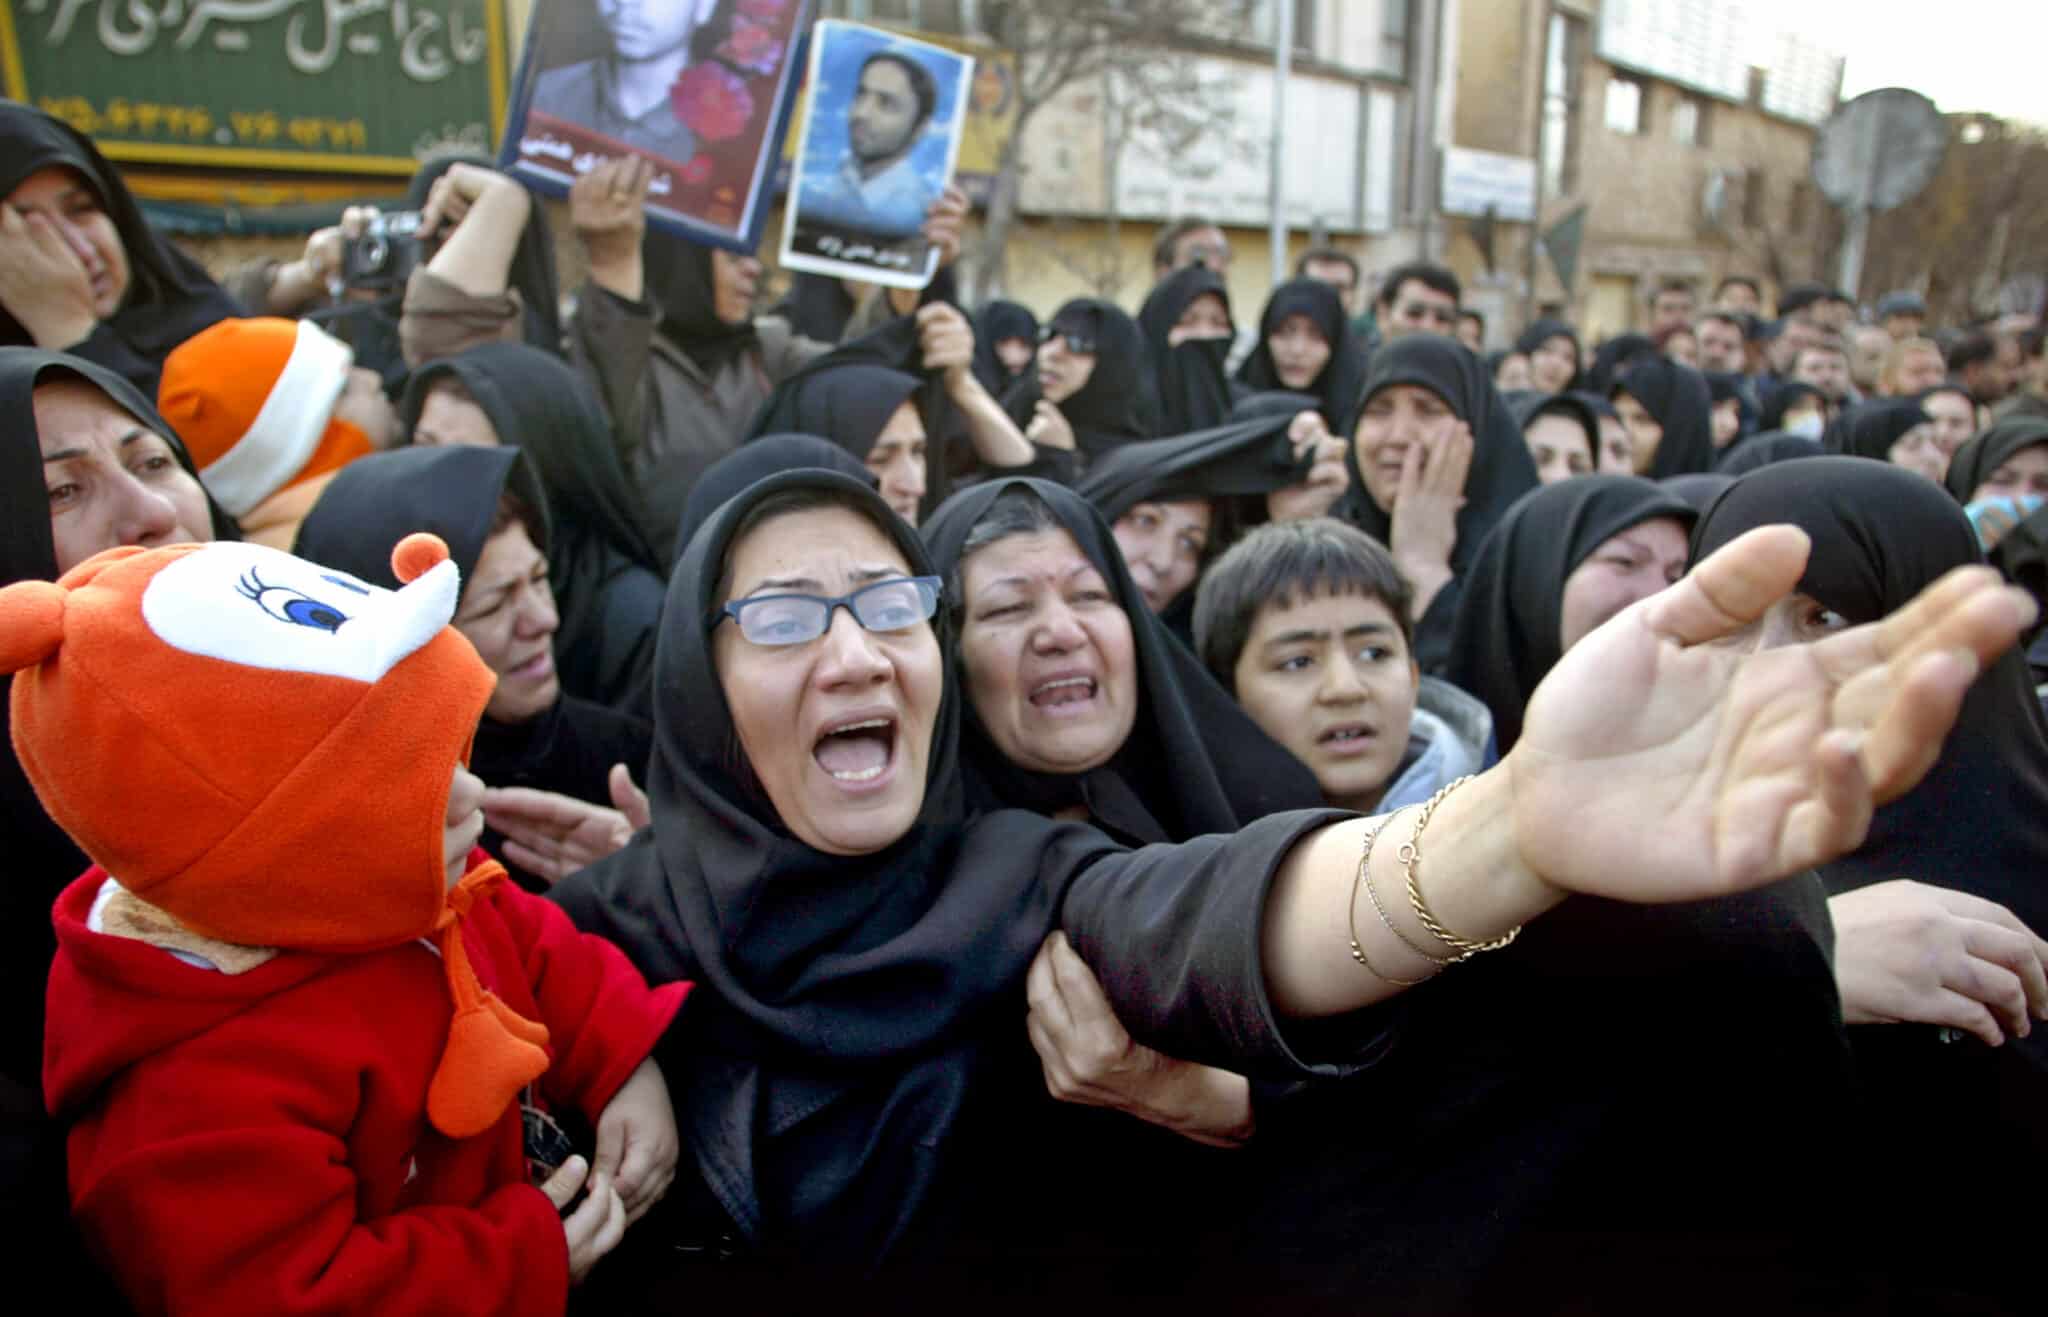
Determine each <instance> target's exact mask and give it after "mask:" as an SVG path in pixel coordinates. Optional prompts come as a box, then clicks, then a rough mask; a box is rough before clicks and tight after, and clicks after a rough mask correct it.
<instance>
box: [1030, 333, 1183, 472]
mask: <svg viewBox="0 0 2048 1317" xmlns="http://www.w3.org/2000/svg"><path fill="white" fill-rule="evenodd" d="M1044 340H1045V341H1044V342H1043V343H1041V344H1040V345H1039V348H1038V363H1037V366H1036V368H1035V370H1033V371H1032V372H1030V373H1028V374H1026V375H1025V376H1024V378H1022V379H1020V380H1018V381H1017V383H1016V384H1014V385H1012V386H1011V388H1010V391H1009V392H1008V393H1006V394H1005V395H1003V408H1004V410H1006V411H1007V412H1009V413H1010V419H1011V420H1013V421H1015V422H1016V423H1017V427H1018V428H1019V429H1021V430H1022V431H1024V434H1025V437H1026V438H1029V439H1032V440H1033V442H1037V441H1038V438H1039V434H1040V433H1042V432H1043V429H1044V428H1045V427H1047V426H1059V425H1064V426H1065V427H1066V428H1067V429H1068V430H1070V431H1072V432H1073V436H1074V444H1073V447H1074V448H1075V450H1076V451H1077V452H1078V453H1079V454H1080V461H1081V464H1082V465H1083V466H1084V467H1085V466H1086V465H1087V464H1088V463H1090V462H1093V461H1094V460H1095V459H1097V458H1099V457H1101V456H1102V455H1103V454H1105V453H1107V452H1108V451H1109V450H1110V449H1112V448H1115V447H1116V446H1117V445H1118V444H1127V443H1133V442H1135V441H1137V440H1139V439H1150V438H1152V437H1154V436H1155V435H1157V434H1158V433H1159V429H1158V425H1159V402H1158V398H1157V397H1156V396H1155V395H1154V393H1153V392H1152V378H1151V372H1149V371H1147V370H1146V369H1145V339H1144V336H1143V335H1142V334H1140V333H1139V331H1138V325H1137V322H1136V321H1134V320H1132V319H1131V318H1130V317H1129V316H1127V315H1125V314H1124V313H1123V311H1122V310H1121V309H1120V308H1118V307H1117V306H1115V305H1113V304H1111V303H1109V302H1105V301H1102V300H1101V299H1100V298H1094V297H1077V298H1075V299H1074V300H1073V301H1071V302H1068V303H1067V304H1066V305H1065V306H1062V307H1061V308H1060V309H1059V310H1058V311H1057V312H1055V313H1054V314H1053V318H1052V320H1051V321H1050V322H1049V323H1048V324H1047V325H1046V328H1045V331H1044ZM1048 412H1049V413H1050V414H1048ZM1052 446H1053V447H1062V446H1063V445H1060V444H1056V443H1055V444H1052Z"/></svg>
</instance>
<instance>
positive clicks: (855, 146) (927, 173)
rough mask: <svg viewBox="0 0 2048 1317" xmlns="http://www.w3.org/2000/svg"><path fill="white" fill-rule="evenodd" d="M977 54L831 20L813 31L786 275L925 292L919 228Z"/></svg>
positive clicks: (785, 230) (929, 254)
mask: <svg viewBox="0 0 2048 1317" xmlns="http://www.w3.org/2000/svg"><path fill="white" fill-rule="evenodd" d="M973 81H974V57H973V56H971V55H963V54H961V53H960V52H958V51H954V50H947V49H946V48H945V47H943V46H935V45H932V44H930V43H929V42H924V41H917V40H914V39H912V38H910V37H906V36H902V35H900V34H898V33H895V32H885V31H883V30H882V29H880V28H873V27H866V26H864V25H862V24H859V23H847V22H841V21H840V20H838V19H824V20H821V21H820V22H819V23H818V24H817V26H816V27H814V28H813V29H812V30H811V48H810V68H809V70H808V72H807V73H806V74H805V87H806V91H805V94H804V98H803V99H804V113H803V124H802V128H801V130H800V132H799V134H798V137H797V143H798V144H797V155H796V163H795V167H794V169H792V171H791V173H790V181H789V204H788V206H787V208H786V210H785V212H784V215H783V221H782V251H781V261H782V265H783V267H784V268H785V269H793V270H807V271H810V272H812V273H815V274H827V275H834V276H837V277H841V278H853V279H861V280H865V281H866V282H868V283H879V284H888V285H891V286H893V287H897V288H922V287H924V286H925V285H926V284H928V283H930V282H931V281H932V276H933V275H934V274H936V273H937V272H938V266H939V254H938V250H937V249H936V248H934V247H933V246H932V245H931V244H930V243H929V242H927V241H925V239H924V236H923V234H922V232H921V230H922V228H923V226H924V220H925V212H926V211H927V210H929V209H930V208H931V205H932V203H933V202H934V201H937V200H938V198H939V194H940V193H942V192H944V191H945V189H946V184H947V182H948V181H949V180H950V179H951V178H952V177H953V169H954V167H955V165H956V164H957V163H958V161H959V157H960V139H961V136H962V132H963V129H964V128H965V127H966V124H967V109H968V105H969V92H970V89H971V88H972V85H973Z"/></svg>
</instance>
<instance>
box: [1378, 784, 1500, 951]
mask: <svg viewBox="0 0 2048 1317" xmlns="http://www.w3.org/2000/svg"><path fill="white" fill-rule="evenodd" d="M1471 780H1472V778H1471V775H1470V774H1467V775H1466V776H1464V777H1461V778H1459V779H1457V780H1456V781H1454V782H1448V783H1446V784H1445V785H1444V788H1443V789H1442V790H1441V791H1439V792H1437V793H1436V794H1435V795H1433V796H1431V797H1430V798H1429V803H1428V804H1426V805H1424V806H1423V807H1422V813H1420V814H1419V815H1417V816H1416V818H1415V830H1414V831H1413V832H1411V833H1409V834H1408V840H1407V842H1406V843H1404V844H1403V845H1402V847H1401V868H1402V871H1403V872H1404V873H1406V874H1407V877H1408V904H1409V906H1410V907H1411V908H1412V909H1413V910H1414V911H1415V918H1416V919H1417V920H1418V921H1419V922H1420V923H1421V924H1422V926H1423V927H1424V928H1426V929H1428V930H1429V931H1430V935H1431V936H1432V937H1434V938H1436V940H1437V941H1439V942H1441V943H1443V944H1444V945H1445V946H1447V947H1449V948H1450V949H1451V950H1453V951H1455V952H1457V953H1458V954H1457V955H1455V956H1453V957H1452V958H1451V963H1453V964H1455V963H1457V962H1458V961H1461V960H1469V959H1471V958H1472V957H1473V956H1476V955H1478V954H1479V953H1480V952H1482V951H1499V950H1500V949H1501V948H1502V947H1504V946H1506V945H1508V943H1510V942H1513V941H1514V940H1515V938H1516V937H1517V936H1518V935H1519V934H1520V933H1521V931H1522V926H1521V925H1520V924H1516V925H1515V926H1514V927H1513V928H1511V929H1509V930H1508V931H1507V932H1505V933H1503V934H1501V935H1500V936H1499V937H1497V938H1493V939H1491V940H1490V941H1486V942H1475V941H1473V940H1472V939H1471V938H1469V937H1460V936H1458V935H1457V934H1456V933H1453V932H1452V931H1451V930H1450V929H1448V928H1445V927H1444V926H1443V922H1442V921H1441V920H1439V919H1438V918H1437V917H1436V916H1435V915H1433V914H1431V913H1430V911H1429V907H1428V906H1427V905H1425V904H1424V903H1423V900H1422V886H1421V884H1420V883H1419V882H1417V881H1416V871H1417V870H1418V869H1419V868H1420V866H1421V864H1422V849H1421V841H1422V830H1423V829H1424V828H1426V827H1428V826H1429V819H1430V816H1431V815H1432V814H1435V813H1436V807H1437V806H1438V805H1441V804H1442V803H1443V801H1444V797H1445V796H1448V795H1450V794H1451V793H1452V792H1453V791H1456V790H1457V789H1458V788H1459V787H1461V786H1464V785H1465V784H1466V783H1467V782H1470V781H1471Z"/></svg>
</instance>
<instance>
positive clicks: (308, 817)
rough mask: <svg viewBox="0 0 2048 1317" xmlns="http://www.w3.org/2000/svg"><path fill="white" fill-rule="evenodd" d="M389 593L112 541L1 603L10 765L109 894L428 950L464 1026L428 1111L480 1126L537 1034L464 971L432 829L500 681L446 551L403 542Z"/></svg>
mask: <svg viewBox="0 0 2048 1317" xmlns="http://www.w3.org/2000/svg"><path fill="white" fill-rule="evenodd" d="M393 570H394V572H395V574H396V575H397V577H398V579H399V580H400V581H402V582H404V583H405V584H404V585H403V586H402V588H400V589H398V590H384V589H379V588H378V587H376V586H372V585H368V584H366V583H364V582H362V581H358V580H356V579H355V578H354V577H350V576H347V575H344V574H342V573H339V572H334V571H329V570H327V569H324V568H321V567H318V566H315V565H314V564H312V563H308V562H305V561H303V560H301V559H298V558H294V557H292V556H291V555H289V554H285V553H281V552H278V551H277V550H274V549H266V548H263V547H262V546H260V545H254V544H234V543H217V544H205V545H198V544H186V545H178V546H174V547H171V548H162V549H141V548H134V547H128V548H119V549H110V550H108V551H107V552H105V553H101V554H98V555H96V556H94V557H92V558H90V559H88V560H87V561H85V562H84V563H81V564H80V565H79V566H77V567H75V568H73V569H72V570H71V571H70V572H67V573H66V574H65V575H64V576H63V577H62V578H61V579H60V580H58V581H56V582H55V583H51V582H47V581H24V582H20V583H18V584H15V585H11V586H8V587H7V588H6V589H4V590H0V671H5V672H13V673H15V674H16V675H15V678H14V683H13V693H12V697H11V705H10V709H11V714H12V723H13V734H14V747H15V753H16V755H17V756H18V757H19V759H20V761H21V765H22V768H23V770H24V771H25V772H26V773H27V776H28V778H29V781H30V782H32V783H33V784H34V785H35V788H36V793H37V795H38V796H39V797H40V798H41V800H42V802H43V807H44V808H45V809H46V810H47V811H48V812H49V814H50V817H51V818H53V819H55V820H56V821H57V823H58V824H59V825H60V826H62V827H63V828H64V830H65V831H66V832H68V833H70V834H71V836H72V838H73V839H74V840H75V841H77V843H78V844H79V846H80V848H81V849H83V850H84V851H85V853H86V854H87V855H89V856H91V857H92V859H93V860H94V861H95V862H96V863H98V864H99V865H101V866H102V867H103V868H105V869H106V871H107V872H108V873H109V874H111V875H113V876H114V877H115V878H116V879H118V880H119V881H120V883H121V884H122V886H123V887H125V888H127V889H128V890H129V891H131V892H134V893H135V894H136V895H137V896H140V897H142V898H143V899H145V900H147V901H148V902H150V903H151V904H152V905H155V906H157V907H158V908H160V909H162V910H164V911H166V912H167V913H169V914H170V915H172V916H173V917H175V918H176V919H177V920H178V921H179V922H180V923H182V924H184V925H185V926H186V927H188V928H190V929H192V930H193V931H195V932H198V933H201V934H203V935H205V936H207V937H212V938H218V939H221V940H224V941H228V942H235V943H241V944H244V945H250V946H265V947H278V948H283V949H287V950H296V951H312V952H327V953H348V952H361V951H369V950H374V949H377V948H381V947H388V946H395V945H399V944H402V943H404V942H408V941H411V940H413V939H416V938H422V937H426V938H432V939H434V940H435V942H436V943H437V945H438V946H439V947H440V948H441V951H442V957H443V963H444V965H445V967H446V973H447V977H448V984H449V991H450V994H451V996H452V997H453V999H454V1002H455V1007H456V1014H455V1019H454V1021H453V1023H452V1025H451V1028H450V1033H449V1039H448V1044H447V1049H446V1051H445V1052H444V1054H443V1056H442V1059H441V1063H440V1066H439V1068H438V1069H437V1071H436V1073H435V1077H434V1081H433V1087H432V1089H430V1091H429V1094H428V1116H429V1118H430V1119H432V1120H433V1122H434V1124H435V1125H436V1126H437V1127H438V1128H440V1129H441V1130H442V1131H443V1132H445V1133H448V1134H451V1135H455V1136H457V1137H461V1136H466V1135H468V1134H472V1133H476V1132H479V1131H481V1130H483V1129H487V1128H489V1127H490V1125H491V1124H492V1123H493V1122H494V1121H496V1120H497V1118H498V1117H499V1116H500V1115H501V1114H502V1113H503V1111H504V1109H505V1107H506V1105H507V1104H508V1103H509V1102H510V1101H511V1100H512V1099H513V1098H514V1097H516V1095H517V1093H518V1091H519V1089H520V1088H522V1087H524V1086H525V1085H526V1084H527V1083H530V1082H531V1081H532V1080H533V1079H535V1078H537V1077H538V1076H539V1075H540V1074H541V1073H542V1072H543V1071H545V1070H546V1068H547V1053H546V1051H545V1050H544V1046H543V1045H544V1044H545V1042H546V1039H547V1031H546V1030H545V1029H544V1028H542V1027H541V1026H540V1025H538V1024H536V1023H534V1022H532V1021H529V1020H525V1019H523V1018H521V1017H519V1016H518V1015H516V1014H514V1013H513V1012H511V1011H510V1009H509V1008H507V1007H505V1006H504V1005H503V1004H502V1003H501V1002H499V1001H498V1000H497V998H495V997H493V996H492V995H491V994H490V993H488V992H487V991H485V990H484V989H483V988H482V987H481V986H480V985H479V984H478V983H477V981H476V977H475V975H474V973H472V971H471V970H470V967H469V962H468V957H467V954H466V952H465V951H464V949H463V946H462V939H461V936H460V932H459V924H460V921H461V918H462V916H463V914H464V913H466V912H467V911H468V909H469V907H470V905H471V904H472V903H473V902H474V900H475V899H476V897H477V895H478V894H479V893H481V892H482V891H484V890H486V889H487V888H488V887H489V886H490V884H491V883H493V882H496V881H499V880H501V879H502V878H503V876H504V870H503V869H502V868H501V867H500V866H498V865H497V864H496V863H495V862H493V863H490V864H487V865H483V866H479V867H478V868H477V869H476V870H475V871H473V872H471V873H470V874H469V875H468V876H466V877H465V878H464V879H463V880H462V882H461V883H460V884H459V885H457V886H456V887H455V888H454V889H452V890H451V889H449V888H448V887H447V883H446V874H445V870H444V867H443V856H442V844H443V842H442V836H443V827H444V822H445V817H446V812H447V806H448V791H449V784H450V777H451V774H452V770H453V768H454V766H455V765H456V764H457V763H458V762H461V761H466V760H467V758H468V752H469V745H470V742H471V740H472V738H473V737H474V735H475V731H476V725H477V719H478V718H479V717H480V716H481V714H482V712H483V708H484V704H485V702H486V701H487V700H488V699H489V698H490V694H491V690H492V688H493V685H494V679H493V677H492V674H491V672H490V669H489V668H487V667H486V666H485V665H484V664H483V662H482V660H480V659H479V658H478V657H477V654H476V651H475V650H474V649H472V648H471V647H470V645H469V642H468V641H466V640H464V639H463V638H462V636H461V635H460V634H459V633H457V632H456V631H455V630H454V629H453V628H452V627H450V626H449V625H448V623H449V619H450V618H451V617H452V615H453V613H454V609H455V602H456V599H457V596H458V594H459V592H460V588H461V582H460V580H459V579H458V576H457V573H456V568H455V564H454V563H452V562H450V561H448V550H447V547H446V546H445V545H444V544H442V542H441V541H440V540H438V539H436V538H435V537H433V536H431V535H414V536H411V537H409V538H407V539H406V540H405V541H404V542H403V543H401V544H400V545H399V546H398V549H397V550H396V552H395V553H394V554H393Z"/></svg>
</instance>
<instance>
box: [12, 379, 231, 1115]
mask: <svg viewBox="0 0 2048 1317" xmlns="http://www.w3.org/2000/svg"><path fill="white" fill-rule="evenodd" d="M67 377H69V378H74V379H79V380H83V381H84V382H85V383H87V384H90V385H92V386H93V387H94V388H96V389H98V390H99V391H100V392H101V393H104V394H105V395H106V396H107V397H108V399H110V400H111V401H112V402H113V403H114V404H115V405H116V406H118V407H119V408H121V410H123V411H125V412H127V413H128V414H129V415H130V416H133V417H134V418H135V419H136V420H137V421H139V422H141V423H142V424H143V425H145V426H147V427H148V428H149V429H151V430H153V431H155V432H156V433H157V434H160V435H162V436H163V437H164V439H165V440H166V441H168V442H169V444H170V446H171V453H172V455H173V456H175V457H176V458H177V460H178V465H180V466H182V467H184V468H185V471H186V474H188V475H190V476H191V477H192V478H193V480H195V481H197V480H198V479H199V470H198V468H197V467H195V466H193V464H192V458H191V455H190V454H188V453H187V452H186V451H185V446H184V445H183V444H182V443H180V442H179V441H178V435H177V432H176V431H175V430H173V429H171V427H170V426H169V425H168V424H166V423H165V422H164V419H163V417H161V416H159V415H157V411H156V408H154V407H152V406H151V405H150V403H149V400H148V399H146V398H144V397H143V396H142V394H140V393H139V392H137V391H136V389H135V388H134V386H133V385H131V384H129V383H128V381H127V380H125V379H123V378H122V377H121V376H119V375H117V374H115V373H114V372H113V371H111V370H108V369H106V368H105V367H102V366H98V365H94V364H93V363H91V362H88V361H81V360H79V359H78V358H76V357H72V356H67V355H65V354H64V353H61V352H49V351H45V350H44V349H42V348H30V347H0V415H5V416H12V417H14V418H15V419H14V421H13V422H11V423H10V425H9V428H10V429H12V430H13V431H14V436H13V437H12V438H10V439H8V440H6V441H4V442H0V464H4V465H0V507H4V515H0V586H8V585H13V584H14V583H15V582H16V581H54V580H56V579H57V545H56V541H55V540H54V539H53V538H52V536H51V534H50V498H49V493H48V486H47V485H46V484H45V483H44V481H43V455H42V447H41V443H42V441H41V438H40V436H38V434H37V433H36V421H35V407H34V395H35V387H36V385H37V384H38V383H48V382H50V381H51V380H54V379H64V378H67ZM200 488H201V489H202V490H204V489H205V486H204V485H203V484H202V485H201V486H200ZM206 504H207V509H208V511H209V513H210V514H211V516H212V520H213V538H215V539H217V540H235V539H240V538H241V533H240V532H239V531H238V530H237V529H236V528H235V523H234V521H233V519H232V518H230V517H229V516H228V515H227V513H225V512H223V511H221V509H220V506H219V505H218V504H216V503H215V502H214V501H213V497H212V496H211V495H208V496H207V499H206ZM13 684H14V678H13V677H12V676H7V677H0V737H5V738H6V739H5V740H4V742H0V750H4V753H0V837H4V838H6V854H7V859H6V881H5V882H4V883H0V894H4V895H0V929H4V930H5V943H4V946H0V976H4V978H0V1074H4V1075H5V1076H7V1077H8V1078H11V1079H14V1080H16V1081H17V1082H19V1083H21V1084H22V1085H24V1086H25V1087H27V1088H28V1089H29V1090H30V1091H32V1092H40V1091H41V1081H40V1076H41V1074H42V1036H43V987H44V981H45V980H46V979H48V977H49V972H50V960H51V957H53V956H54V955H56V951H57V943H56V934H55V933H54V932H53V931H52V929H51V926H50V903H51V902H53V901H55V900H56V899H57V893H58V892H59V891H60V890H62V888H63V887H64V885H65V884H66V883H68V882H70V881H71V880H72V879H74V878H76V877H78V875H79V874H81V873H84V872H85V870H86V866H87V864H88V863H89V861H87V859H86V858H85V854H84V852H82V851H80V850H79V849H78V847H77V846H75V845H73V844H72V841H71V838H70V837H68V836H66V835H65V833H64V830H63V829H62V828H60V827H58V826H57V825H56V823H54V822H52V821H51V819H50V816H49V815H47V814H45V813H44V812H43V806H42V802H41V801H40V800H38V799H37V798H36V793H35V788H34V787H32V786H30V785H29V781H28V778H27V777H26V776H25V775H24V774H23V773H22V771H21V764H20V762H19V761H18V760H16V759H15V757H14V742H13V739H12V733H11V732H10V731H9V726H10V715H9V712H8V710H9V705H8V698H7V697H8V695H9V694H10V692H11V691H12V690H13Z"/></svg>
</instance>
